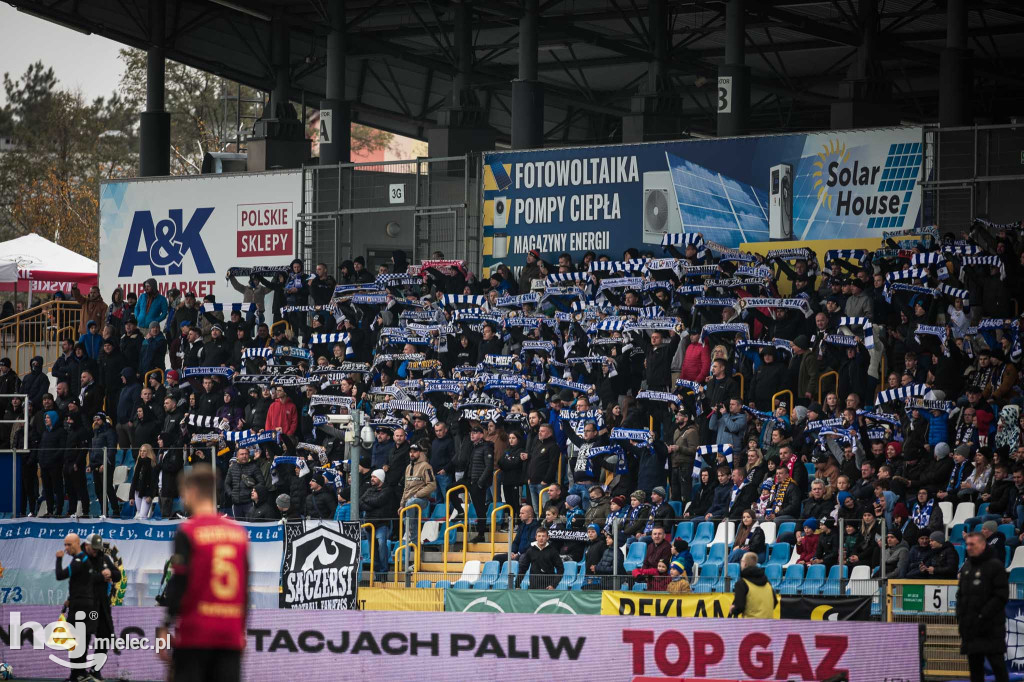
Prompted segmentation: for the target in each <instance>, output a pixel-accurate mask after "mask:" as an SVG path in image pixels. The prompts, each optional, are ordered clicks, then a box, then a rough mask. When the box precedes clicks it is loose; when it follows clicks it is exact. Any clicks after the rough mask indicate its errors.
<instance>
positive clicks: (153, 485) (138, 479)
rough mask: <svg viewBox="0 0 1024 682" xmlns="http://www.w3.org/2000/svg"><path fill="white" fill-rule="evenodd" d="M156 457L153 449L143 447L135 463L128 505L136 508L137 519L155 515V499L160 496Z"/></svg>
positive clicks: (147, 446) (146, 446)
mask: <svg viewBox="0 0 1024 682" xmlns="http://www.w3.org/2000/svg"><path fill="white" fill-rule="evenodd" d="M157 474H158V472H157V467H156V455H155V454H154V452H153V448H152V447H151V446H149V445H143V446H142V448H140V449H139V459H138V460H137V461H136V462H135V473H134V474H133V475H132V485H131V489H130V491H129V493H128V496H129V499H128V503H129V504H131V505H132V506H133V507H135V510H136V512H135V518H137V519H148V518H149V517H150V516H152V514H153V499H154V498H156V497H157V496H159V494H160V491H159V489H158V488H157Z"/></svg>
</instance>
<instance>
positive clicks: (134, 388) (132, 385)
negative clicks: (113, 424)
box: [117, 367, 142, 424]
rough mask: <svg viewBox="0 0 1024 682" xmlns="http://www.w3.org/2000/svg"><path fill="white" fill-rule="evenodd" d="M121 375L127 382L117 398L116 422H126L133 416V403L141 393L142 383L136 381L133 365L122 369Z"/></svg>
mask: <svg viewBox="0 0 1024 682" xmlns="http://www.w3.org/2000/svg"><path fill="white" fill-rule="evenodd" d="M121 376H123V377H125V378H126V379H128V383H126V384H125V385H124V388H122V389H121V394H120V395H119V396H118V398H117V423H118V424H127V423H128V422H130V421H131V420H132V417H134V416H135V404H136V402H138V400H139V396H140V395H141V394H142V384H140V383H139V382H138V378H137V377H136V374H135V368H134V367H125V368H124V369H122V370H121Z"/></svg>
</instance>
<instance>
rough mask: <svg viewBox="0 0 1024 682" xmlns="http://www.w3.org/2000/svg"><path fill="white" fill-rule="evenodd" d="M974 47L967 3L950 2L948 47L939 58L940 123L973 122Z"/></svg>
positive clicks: (967, 123) (947, 32) (953, 0)
mask: <svg viewBox="0 0 1024 682" xmlns="http://www.w3.org/2000/svg"><path fill="white" fill-rule="evenodd" d="M971 81H972V78H971V49H970V48H968V47H967V2H966V0H948V2H947V3H946V47H945V49H944V50H942V55H941V57H940V59H939V123H941V124H942V125H944V126H959V125H969V124H970V123H971Z"/></svg>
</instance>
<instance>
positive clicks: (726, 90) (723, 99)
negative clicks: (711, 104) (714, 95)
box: [718, 76, 732, 114]
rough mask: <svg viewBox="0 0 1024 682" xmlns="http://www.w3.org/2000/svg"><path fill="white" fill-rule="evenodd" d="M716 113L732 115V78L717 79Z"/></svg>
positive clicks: (720, 77) (721, 77) (722, 77)
mask: <svg viewBox="0 0 1024 682" xmlns="http://www.w3.org/2000/svg"><path fill="white" fill-rule="evenodd" d="M718 113H720V114H731V113H732V76H719V77H718Z"/></svg>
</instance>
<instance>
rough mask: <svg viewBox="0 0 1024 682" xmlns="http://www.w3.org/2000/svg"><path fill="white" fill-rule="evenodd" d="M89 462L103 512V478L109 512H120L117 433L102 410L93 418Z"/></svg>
mask: <svg viewBox="0 0 1024 682" xmlns="http://www.w3.org/2000/svg"><path fill="white" fill-rule="evenodd" d="M89 464H90V466H91V468H92V487H93V490H94V491H95V493H96V499H97V500H99V502H100V513H101V514H102V513H103V509H104V506H103V479H104V478H106V481H107V491H108V492H107V494H108V496H109V497H108V498H107V499H108V500H109V501H108V502H107V506H106V510H107V513H108V514H109V513H111V512H113V513H114V514H118V512H119V510H120V505H121V503H122V502H123V500H119V499H117V494H116V491H115V490H114V466H115V465H116V464H117V435H116V434H115V433H114V429H113V428H111V426H110V422H109V421H107V415H105V414H104V413H102V412H100V413H98V414H96V415H95V416H94V417H93V419H92V444H91V447H90V449H89Z"/></svg>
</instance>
